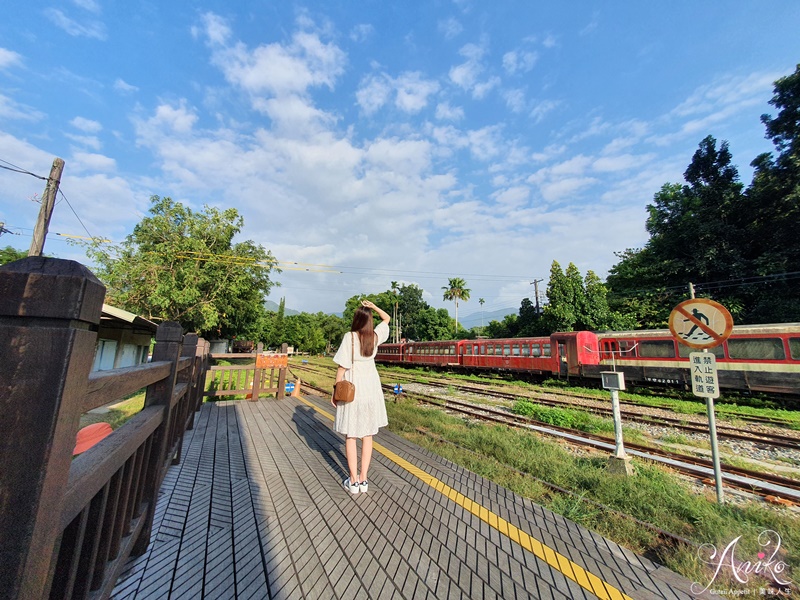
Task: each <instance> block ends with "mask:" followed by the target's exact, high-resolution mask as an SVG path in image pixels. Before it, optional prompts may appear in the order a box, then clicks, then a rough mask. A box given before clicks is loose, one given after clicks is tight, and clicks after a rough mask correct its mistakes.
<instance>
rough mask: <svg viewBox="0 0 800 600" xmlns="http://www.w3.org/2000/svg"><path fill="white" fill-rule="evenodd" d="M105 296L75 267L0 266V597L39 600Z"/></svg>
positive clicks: (52, 262) (34, 261)
mask: <svg viewBox="0 0 800 600" xmlns="http://www.w3.org/2000/svg"><path fill="white" fill-rule="evenodd" d="M104 297H105V288H104V287H103V285H102V284H101V283H100V281H99V280H98V279H97V278H96V277H95V276H94V275H93V274H92V273H91V272H90V271H89V270H88V269H87V268H86V267H84V266H83V265H81V264H79V263H77V262H74V261H71V260H60V259H56V258H43V257H28V258H24V259H22V260H19V261H15V262H13V263H9V264H7V265H4V266H2V267H0V415H2V417H1V418H0V465H2V468H0V539H2V543H0V598H19V599H22V598H31V599H36V600H38V599H40V598H47V596H48V594H49V590H50V581H51V578H52V572H53V563H54V559H53V557H54V555H55V552H56V551H57V549H58V543H59V539H60V534H61V523H60V521H61V511H62V504H63V491H64V488H65V486H66V485H67V480H68V478H69V468H70V462H71V460H72V449H73V448H74V446H75V435H76V433H77V431H78V424H79V422H80V415H81V411H82V406H83V396H84V394H85V390H86V385H87V382H88V377H89V372H90V371H91V368H92V361H93V359H94V350H95V343H96V339H97V326H98V324H99V322H100V311H101V309H102V306H103V298H104Z"/></svg>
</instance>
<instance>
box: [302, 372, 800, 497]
mask: <svg viewBox="0 0 800 600" xmlns="http://www.w3.org/2000/svg"><path fill="white" fill-rule="evenodd" d="M303 385H304V386H305V387H307V388H311V389H314V390H315V391H317V392H319V393H320V394H321V395H323V396H328V395H330V390H326V389H322V388H319V387H317V386H312V385H309V384H307V383H303ZM383 387H384V389H385V390H387V391H392V388H393V386H392V385H390V384H384V385H383ZM403 394H404V395H405V396H407V397H409V398H412V399H414V400H417V401H421V402H425V403H427V404H431V405H436V406H439V407H441V408H444V409H446V410H450V411H453V412H457V413H460V414H463V415H466V416H469V417H472V418H475V419H480V420H484V421H490V422H495V423H500V424H503V425H507V426H511V427H517V428H525V429H529V430H532V431H537V432H538V433H542V434H545V435H549V436H554V437H558V438H560V439H564V440H566V441H568V442H570V443H573V444H578V445H582V446H589V447H592V448H595V449H597V450H602V451H608V452H609V453H612V452H613V451H614V442H613V440H609V439H608V438H604V437H602V436H598V435H594V434H589V433H585V432H582V431H576V430H574V429H568V428H564V427H558V426H554V425H550V424H549V423H544V422H541V421H537V420H535V419H531V418H529V417H523V416H520V415H515V414H512V413H509V412H507V411H501V410H495V409H493V408H488V407H476V406H475V405H474V404H469V403H466V402H460V401H457V400H443V399H441V398H438V397H435V396H429V395H426V394H421V393H417V392H408V391H404V392H403ZM625 449H626V452H627V453H628V454H631V455H633V456H636V457H637V458H640V459H644V460H649V461H651V462H654V463H660V464H664V465H667V466H669V467H670V468H672V469H673V470H675V471H678V472H680V473H682V474H684V475H688V476H690V477H692V478H695V479H699V480H700V481H701V482H702V483H703V484H705V485H707V486H711V487H713V486H714V480H713V477H714V470H713V469H714V467H713V463H712V462H711V461H709V460H706V459H703V458H698V457H693V456H688V455H685V454H679V453H676V452H669V451H667V450H661V449H658V448H653V447H651V446H644V445H640V444H632V443H626V444H625ZM721 469H722V479H723V483H724V484H725V485H726V486H728V487H730V488H733V489H738V490H741V491H745V492H748V493H751V494H755V495H757V496H761V497H762V498H764V499H766V500H768V501H770V502H773V503H776V504H783V505H795V504H800V482H798V481H795V480H793V479H789V478H787V477H781V476H779V475H772V474H769V473H760V472H757V471H752V470H749V469H743V468H740V467H735V466H733V465H729V464H725V463H723V464H721Z"/></svg>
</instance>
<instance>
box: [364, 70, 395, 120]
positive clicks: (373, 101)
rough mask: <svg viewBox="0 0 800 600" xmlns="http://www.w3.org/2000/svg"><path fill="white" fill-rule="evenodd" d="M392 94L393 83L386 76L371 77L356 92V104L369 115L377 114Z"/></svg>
mask: <svg viewBox="0 0 800 600" xmlns="http://www.w3.org/2000/svg"><path fill="white" fill-rule="evenodd" d="M391 94H392V82H391V81H390V80H389V79H388V78H387V77H386V76H385V75H371V76H369V77H367V78H366V79H364V80H362V82H361V85H360V86H359V88H358V90H357V91H356V102H357V103H358V105H359V106H360V107H361V110H363V111H364V112H365V113H366V114H367V115H372V114H375V113H376V112H377V111H378V110H380V109H381V108H382V107H383V106H384V105H385V104H386V103H387V102H388V101H389V97H390V96H391Z"/></svg>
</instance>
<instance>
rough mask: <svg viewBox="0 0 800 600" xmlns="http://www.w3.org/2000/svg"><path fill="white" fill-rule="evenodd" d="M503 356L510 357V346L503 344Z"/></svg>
mask: <svg viewBox="0 0 800 600" xmlns="http://www.w3.org/2000/svg"><path fill="white" fill-rule="evenodd" d="M503 356H511V344H503Z"/></svg>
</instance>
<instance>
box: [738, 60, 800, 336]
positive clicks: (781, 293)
mask: <svg viewBox="0 0 800 600" xmlns="http://www.w3.org/2000/svg"><path fill="white" fill-rule="evenodd" d="M770 104H771V105H772V106H774V107H775V108H776V109H778V114H777V115H776V116H774V117H773V116H770V115H766V114H765V115H762V117H761V121H762V123H763V124H764V125H765V127H766V137H767V138H769V139H771V140H772V143H773V144H774V145H775V149H776V151H777V153H778V155H777V157H776V158H773V156H772V155H771V154H769V153H766V154H762V155H760V156H758V157H756V159H755V160H754V161H753V162H752V163H751V165H752V166H753V167H754V169H755V172H754V175H753V182H752V184H751V186H750V188H749V189H748V190H747V198H748V200H749V203H748V213H747V229H746V237H747V239H748V240H749V244H748V258H749V259H750V261H751V265H752V267H751V274H752V275H754V276H760V277H763V278H764V279H761V280H760V281H759V285H757V286H754V285H749V286H747V287H746V288H745V290H744V293H743V294H742V301H743V304H744V305H745V309H744V311H743V312H744V319H745V320H746V321H747V322H752V323H765V322H781V321H797V320H800V294H798V285H797V277H798V276H797V274H798V272H800V236H798V235H797V224H798V223H800V65H797V68H796V69H795V72H794V73H792V74H791V75H788V76H786V77H782V78H781V79H778V80H777V81H776V82H775V88H774V95H773V97H772V99H771V100H770Z"/></svg>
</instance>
